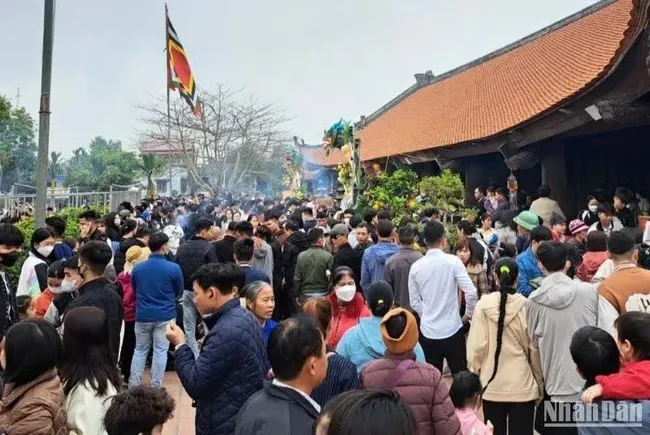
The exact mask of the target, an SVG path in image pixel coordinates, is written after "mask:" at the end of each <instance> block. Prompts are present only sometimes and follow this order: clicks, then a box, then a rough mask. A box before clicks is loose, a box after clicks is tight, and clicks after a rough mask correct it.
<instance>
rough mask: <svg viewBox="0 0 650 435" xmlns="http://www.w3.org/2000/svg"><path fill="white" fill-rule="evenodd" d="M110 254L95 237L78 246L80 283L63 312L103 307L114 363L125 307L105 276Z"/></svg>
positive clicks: (116, 290)
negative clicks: (76, 294) (75, 296)
mask: <svg viewBox="0 0 650 435" xmlns="http://www.w3.org/2000/svg"><path fill="white" fill-rule="evenodd" d="M112 256H113V252H112V251H111V247H110V246H108V244H107V243H106V242H101V241H97V240H94V241H90V242H87V243H86V244H84V245H83V246H82V247H81V249H80V250H79V260H78V264H79V274H80V275H81V277H82V279H83V284H82V285H81V287H79V290H78V296H77V298H76V299H74V300H73V301H71V302H70V303H69V304H68V306H67V307H66V312H69V311H70V310H73V309H75V308H79V307H96V308H100V309H102V310H104V314H106V319H107V321H108V345H109V347H110V349H111V357H112V358H113V362H114V363H115V364H117V356H118V353H119V351H120V331H121V329H122V320H124V306H123V305H122V298H121V297H120V295H119V293H118V288H117V286H116V285H115V284H113V283H111V282H109V281H107V280H106V279H104V271H105V270H106V266H108V263H110V261H111V257H112ZM64 317H65V315H64Z"/></svg>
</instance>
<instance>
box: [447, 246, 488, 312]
mask: <svg viewBox="0 0 650 435" xmlns="http://www.w3.org/2000/svg"><path fill="white" fill-rule="evenodd" d="M454 254H456V256H457V257H458V258H460V261H462V262H463V264H464V265H465V269H467V274H468V275H469V277H470V278H471V279H472V282H473V283H474V287H476V292H477V296H478V298H479V299H480V298H481V296H483V295H485V294H487V293H489V285H488V279H487V274H486V273H485V270H484V269H483V265H482V264H481V263H479V261H478V259H477V257H476V255H474V251H473V248H472V244H471V243H470V242H469V240H468V239H460V240H459V241H458V243H456V246H455V247H454ZM461 294H462V292H461ZM463 303H464V302H463Z"/></svg>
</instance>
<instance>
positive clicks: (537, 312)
mask: <svg viewBox="0 0 650 435" xmlns="http://www.w3.org/2000/svg"><path fill="white" fill-rule="evenodd" d="M540 228H545V229H546V230H547V231H549V232H550V230H548V228H546V227H541V226H540ZM536 252H537V258H538V259H539V262H540V263H541V265H542V267H543V269H544V273H545V275H546V276H545V277H544V279H543V280H542V283H541V285H540V287H539V288H538V289H537V290H535V291H534V292H532V293H531V294H530V296H529V297H528V300H527V301H526V319H527V322H528V332H529V334H530V338H531V341H532V345H533V346H534V347H535V348H537V349H539V354H540V359H541V362H542V372H543V375H544V388H545V390H546V393H548V395H549V396H550V405H551V406H555V405H554V404H555V403H558V402H569V403H571V402H577V401H579V400H580V392H581V391H582V389H583V387H584V381H583V380H582V379H581V378H580V375H579V374H578V372H577V371H576V370H575V365H574V363H573V361H572V360H571V354H570V353H569V352H567V349H569V348H570V343H571V337H572V336H573V334H574V333H575V332H576V331H577V330H578V329H580V328H582V327H583V326H589V325H596V323H597V320H598V293H597V292H596V290H595V289H594V287H593V286H592V285H591V284H587V283H583V282H579V281H574V280H572V279H571V278H569V277H568V276H567V275H566V273H565V272H566V270H567V269H568V268H569V267H570V263H569V259H568V249H567V247H566V245H565V244H563V243H561V242H549V241H547V242H543V243H540V244H539V246H538V248H537V249H536ZM520 271H521V269H520ZM545 433H546V432H545ZM563 433H564V432H563ZM573 433H577V432H575V431H574V432H573Z"/></svg>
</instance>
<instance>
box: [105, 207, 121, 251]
mask: <svg viewBox="0 0 650 435" xmlns="http://www.w3.org/2000/svg"><path fill="white" fill-rule="evenodd" d="M121 225H122V218H121V217H120V215H118V214H117V213H116V212H114V211H112V212H110V213H109V214H107V215H106V216H105V217H104V227H105V228H106V237H108V239H109V240H110V241H111V243H115V244H119V242H120V227H121Z"/></svg>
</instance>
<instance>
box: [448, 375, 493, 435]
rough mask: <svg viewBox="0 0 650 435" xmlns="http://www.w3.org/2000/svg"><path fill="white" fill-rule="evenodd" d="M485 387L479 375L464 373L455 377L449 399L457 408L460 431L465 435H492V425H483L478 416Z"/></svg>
mask: <svg viewBox="0 0 650 435" xmlns="http://www.w3.org/2000/svg"><path fill="white" fill-rule="evenodd" d="M482 390H483V386H482V385H481V380H480V379H479V377H478V375H476V374H474V373H471V372H468V371H463V372H458V373H456V374H455V375H454V380H453V382H452V383H451V389H450V390H449V397H451V401H452V402H453V404H454V406H455V407H456V415H457V416H458V419H459V420H460V430H461V432H462V434H463V435H490V434H492V427H491V423H490V422H489V421H488V423H487V424H485V423H483V422H482V421H481V420H480V419H479V418H478V416H477V415H476V410H477V409H478V408H479V407H480V405H481V403H480V402H481V391H482Z"/></svg>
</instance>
